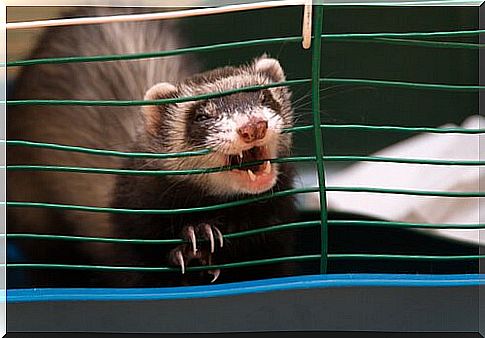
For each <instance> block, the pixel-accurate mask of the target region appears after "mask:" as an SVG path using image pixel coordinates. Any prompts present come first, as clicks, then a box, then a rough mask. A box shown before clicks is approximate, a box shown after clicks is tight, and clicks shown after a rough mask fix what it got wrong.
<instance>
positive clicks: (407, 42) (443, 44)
mask: <svg viewBox="0 0 485 338" xmlns="http://www.w3.org/2000/svg"><path fill="white" fill-rule="evenodd" d="M332 42H353V43H355V42H364V43H369V42H370V43H380V44H386V45H399V46H416V47H431V48H452V49H469V50H476V49H480V48H485V44H476V43H463V42H449V41H427V40H411V39H393V38H375V39H365V38H364V39H344V38H342V39H333V40H332Z"/></svg>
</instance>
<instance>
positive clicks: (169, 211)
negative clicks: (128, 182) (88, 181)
mask: <svg viewBox="0 0 485 338" xmlns="http://www.w3.org/2000/svg"><path fill="white" fill-rule="evenodd" d="M316 191H318V188H316V187H310V188H295V189H288V190H284V191H278V192H275V193H271V194H265V195H262V196H257V197H252V198H248V199H243V200H237V201H233V202H227V203H221V204H215V205H209V206H205V207H196V208H185V209H183V208H182V209H121V208H108V207H93V206H85V205H73V204H57V203H42V202H18V201H7V202H6V205H7V207H17V208H48V209H61V210H75V211H87V212H106V213H116V214H154V215H155V214H156V215H177V214H183V213H195V212H202V211H212V210H220V209H225V208H230V207H236V206H241V205H247V204H250V203H253V202H259V201H265V200H268V199H271V198H276V197H284V196H291V195H295V194H302V193H309V192H316ZM3 204H5V202H0V205H3Z"/></svg>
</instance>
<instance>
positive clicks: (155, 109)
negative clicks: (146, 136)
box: [142, 82, 177, 136]
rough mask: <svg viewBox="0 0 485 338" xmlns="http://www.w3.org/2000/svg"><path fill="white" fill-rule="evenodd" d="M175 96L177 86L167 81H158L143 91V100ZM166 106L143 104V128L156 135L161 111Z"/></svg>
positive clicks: (160, 120) (160, 119)
mask: <svg viewBox="0 0 485 338" xmlns="http://www.w3.org/2000/svg"><path fill="white" fill-rule="evenodd" d="M176 96H177V87H175V86H174V85H172V84H170V83H167V82H160V83H157V84H156V85H154V86H153V87H151V88H150V89H148V91H147V92H146V93H145V98H144V99H145V100H147V101H148V100H150V101H151V100H161V99H168V98H174V97H176ZM165 108H166V107H165V106H164V105H159V106H153V105H152V106H143V108H142V112H143V116H144V118H145V128H146V130H147V132H149V133H150V134H152V135H154V136H155V135H156V134H157V132H158V130H159V127H160V125H161V122H162V113H163V111H164V109H165Z"/></svg>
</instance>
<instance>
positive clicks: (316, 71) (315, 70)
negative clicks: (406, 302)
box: [312, 5, 328, 273]
mask: <svg viewBox="0 0 485 338" xmlns="http://www.w3.org/2000/svg"><path fill="white" fill-rule="evenodd" d="M314 9H315V11H314V13H315V14H314V17H313V19H314V20H313V27H314V33H313V47H312V111H313V126H314V129H313V130H314V133H315V155H316V157H317V171H318V187H319V193H320V217H321V220H322V226H321V236H322V238H321V241H322V248H321V250H322V255H321V258H320V273H326V272H327V248H328V245H327V243H328V234H327V230H328V225H327V198H326V192H325V171H324V165H323V140H322V129H321V128H320V124H321V121H320V86H319V83H320V62H321V52H322V30H323V5H315V6H314Z"/></svg>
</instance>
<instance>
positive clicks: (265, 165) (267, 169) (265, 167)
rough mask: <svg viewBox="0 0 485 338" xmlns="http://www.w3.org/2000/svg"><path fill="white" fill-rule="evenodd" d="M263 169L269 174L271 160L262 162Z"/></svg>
mask: <svg viewBox="0 0 485 338" xmlns="http://www.w3.org/2000/svg"><path fill="white" fill-rule="evenodd" d="M263 171H264V173H265V174H269V173H270V172H271V162H270V161H266V162H264V168H263Z"/></svg>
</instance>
